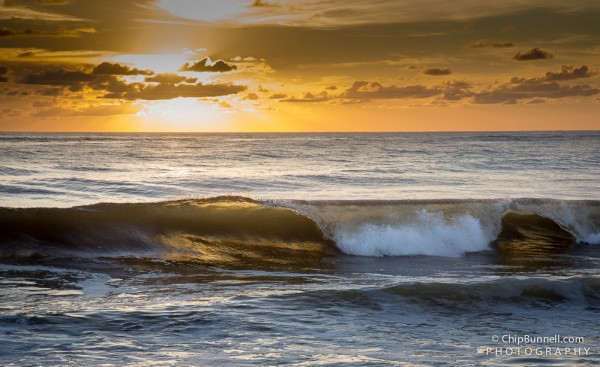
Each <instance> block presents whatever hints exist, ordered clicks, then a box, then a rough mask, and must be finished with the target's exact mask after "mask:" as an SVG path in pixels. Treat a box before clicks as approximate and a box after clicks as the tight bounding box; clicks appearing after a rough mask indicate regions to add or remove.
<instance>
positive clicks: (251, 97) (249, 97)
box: [244, 93, 258, 101]
mask: <svg viewBox="0 0 600 367" xmlns="http://www.w3.org/2000/svg"><path fill="white" fill-rule="evenodd" d="M244 99H246V100H249V101H256V100H258V94H256V93H248V94H247V95H246V96H245V97H244Z"/></svg>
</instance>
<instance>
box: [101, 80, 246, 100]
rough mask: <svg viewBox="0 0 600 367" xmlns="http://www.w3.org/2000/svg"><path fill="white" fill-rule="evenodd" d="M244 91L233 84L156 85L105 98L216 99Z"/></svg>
mask: <svg viewBox="0 0 600 367" xmlns="http://www.w3.org/2000/svg"><path fill="white" fill-rule="evenodd" d="M245 90H246V86H243V85H235V84H229V83H227V84H225V83H223V84H202V83H197V84H178V85H176V84H156V85H152V84H151V85H146V86H139V88H137V89H136V90H131V91H128V92H125V93H110V94H107V95H105V96H104V97H105V98H123V99H145V100H158V99H173V98H179V97H188V98H190V97H193V98H205V97H218V96H225V95H229V94H236V93H239V92H243V91H245Z"/></svg>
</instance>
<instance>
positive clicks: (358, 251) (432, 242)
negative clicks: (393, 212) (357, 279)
mask: <svg viewBox="0 0 600 367" xmlns="http://www.w3.org/2000/svg"><path fill="white" fill-rule="evenodd" d="M494 236H495V234H494V233H490V232H489V231H487V232H486V231H485V230H484V228H483V227H482V225H481V222H480V221H479V220H478V219H476V218H473V217H472V216H470V215H464V216H460V217H458V218H457V219H455V220H454V221H452V222H450V223H448V222H446V221H445V220H444V218H443V215H442V213H440V212H437V213H430V212H427V211H421V212H419V214H418V220H417V221H416V222H415V223H412V224H406V225H395V226H394V225H385V226H381V225H374V224H366V225H363V226H361V227H359V228H357V229H356V230H354V231H344V230H338V231H336V233H335V235H334V238H335V242H336V244H337V245H338V247H339V248H340V249H341V250H342V251H344V252H345V253H347V254H350V255H360V256H406V255H434V256H450V257H455V256H460V255H463V254H465V253H467V252H476V251H482V250H485V249H487V248H488V246H489V243H490V242H491V241H492V240H493V239H494Z"/></svg>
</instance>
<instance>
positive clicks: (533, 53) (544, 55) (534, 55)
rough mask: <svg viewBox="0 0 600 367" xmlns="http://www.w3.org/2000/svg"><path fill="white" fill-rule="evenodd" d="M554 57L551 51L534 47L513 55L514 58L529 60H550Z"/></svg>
mask: <svg viewBox="0 0 600 367" xmlns="http://www.w3.org/2000/svg"><path fill="white" fill-rule="evenodd" d="M552 57H554V55H552V54H551V53H549V52H547V51H544V50H541V49H539V48H537V47H536V48H532V49H531V50H529V51H527V52H525V53H520V52H517V53H516V54H515V56H513V57H512V59H513V60H517V61H529V60H548V59H551V58H552Z"/></svg>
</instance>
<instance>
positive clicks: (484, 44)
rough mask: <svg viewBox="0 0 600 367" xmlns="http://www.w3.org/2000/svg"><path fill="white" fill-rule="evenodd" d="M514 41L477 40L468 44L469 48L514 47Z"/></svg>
mask: <svg viewBox="0 0 600 367" xmlns="http://www.w3.org/2000/svg"><path fill="white" fill-rule="evenodd" d="M514 45H515V44H514V43H512V42H477V43H473V44H471V45H469V47H471V48H486V47H493V48H505V47H514Z"/></svg>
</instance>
